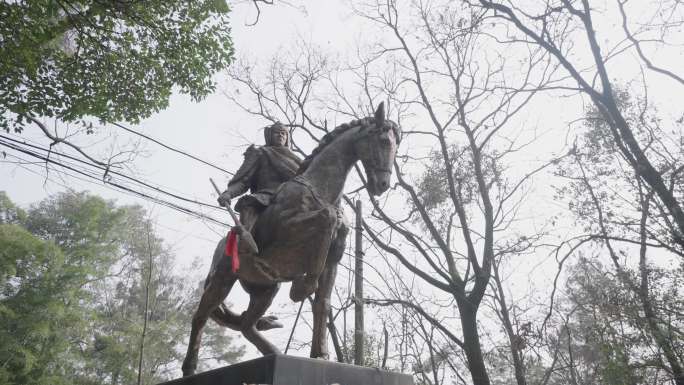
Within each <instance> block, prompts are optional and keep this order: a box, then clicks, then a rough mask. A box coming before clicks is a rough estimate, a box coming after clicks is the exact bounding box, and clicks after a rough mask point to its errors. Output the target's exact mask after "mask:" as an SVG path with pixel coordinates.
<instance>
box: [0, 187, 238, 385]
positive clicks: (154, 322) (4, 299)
mask: <svg viewBox="0 0 684 385" xmlns="http://www.w3.org/2000/svg"><path fill="white" fill-rule="evenodd" d="M0 198H4V199H0V204H1V205H2V206H0V209H2V210H1V211H0V212H2V213H8V212H18V213H22V212H23V211H22V210H21V209H18V208H16V207H15V206H14V204H13V203H12V202H11V201H10V200H9V199H8V198H7V197H6V196H0ZM13 210H14V211H13ZM5 217H7V218H10V217H16V218H19V219H17V220H15V221H14V224H0V226H2V227H1V229H2V230H0V268H1V270H0V271H2V276H1V277H0V287H2V294H1V295H0V321H2V323H0V325H2V328H0V337H1V338H2V341H3V346H2V347H0V367H1V369H0V383H9V384H14V383H17V384H19V383H21V384H45V383H50V384H61V383H65V384H84V385H85V384H101V383H108V384H131V383H135V382H136V378H137V377H138V376H140V383H141V384H142V383H145V384H152V383H157V382H160V381H163V380H167V379H169V378H171V377H174V376H175V375H176V373H178V368H179V367H180V359H181V358H182V357H180V356H179V352H182V351H183V349H182V347H183V346H182V345H183V344H184V337H185V336H187V335H188V329H189V326H190V317H191V315H192V310H193V307H194V305H195V304H193V303H191V301H188V300H187V298H194V297H192V296H191V295H190V293H191V292H192V288H189V286H188V284H187V280H186V279H183V278H182V277H181V276H179V275H177V274H175V273H174V271H173V270H174V263H173V255H172V254H171V253H170V251H169V250H168V249H166V248H165V247H164V246H163V242H162V240H161V239H160V238H158V237H156V236H155V235H154V226H153V225H152V223H151V221H150V219H149V218H148V217H147V214H146V212H145V210H144V209H142V208H141V207H139V206H117V205H115V204H114V203H113V202H108V201H105V200H103V199H102V198H99V197H96V196H93V195H90V194H87V193H76V192H66V193H61V194H57V195H55V196H52V197H49V198H47V199H45V200H44V201H42V202H40V203H39V204H36V205H34V206H32V207H31V208H30V209H28V210H27V212H26V213H25V214H22V215H16V216H10V215H4V214H3V216H2V218H5ZM4 220H5V219H3V221H4ZM193 284H194V283H193ZM197 298H199V297H197ZM5 341H7V343H5ZM207 341H209V344H208V347H209V348H208V349H205V351H206V352H208V353H210V354H209V356H210V360H208V361H210V362H211V363H213V364H214V365H215V364H216V362H217V361H218V362H226V361H228V362H231V361H234V360H236V359H237V358H239V357H240V356H241V355H242V354H243V350H242V348H240V347H235V346H232V345H231V342H232V341H231V339H230V338H229V337H228V335H226V334H223V331H220V330H218V329H213V330H209V331H208V334H207ZM139 363H141V364H140V366H138V364H139ZM205 365H207V363H205Z"/></svg>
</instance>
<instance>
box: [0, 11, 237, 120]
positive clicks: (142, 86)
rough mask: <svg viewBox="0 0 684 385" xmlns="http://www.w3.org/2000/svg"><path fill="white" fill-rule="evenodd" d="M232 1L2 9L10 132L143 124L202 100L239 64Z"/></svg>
mask: <svg viewBox="0 0 684 385" xmlns="http://www.w3.org/2000/svg"><path fill="white" fill-rule="evenodd" d="M228 11H229V9H228V5H227V4H226V2H225V0H198V1H179V0H173V1H171V0H153V1H141V0H133V1H125V2H124V1H113V2H107V1H105V2H102V1H92V0H74V1H56V0H42V1H10V2H0V19H2V20H3V21H2V23H0V90H2V91H1V92H0V128H2V129H4V130H6V131H9V130H10V128H13V129H14V131H17V132H20V131H21V130H22V129H23V127H24V126H25V124H26V120H25V117H24V116H25V115H27V116H34V117H41V116H42V117H51V118H52V117H54V118H58V119H60V120H62V121H66V122H71V121H78V120H79V119H81V118H83V117H88V116H90V117H96V118H99V119H100V120H103V121H120V120H125V121H130V122H137V121H138V120H139V119H141V118H145V117H147V116H149V115H150V114H151V113H153V112H156V111H159V110H161V109H163V108H165V107H166V106H167V105H168V100H169V96H170V95H171V92H172V90H173V88H174V86H175V87H178V88H179V89H180V91H181V92H183V93H186V94H190V95H191V96H192V98H193V99H196V100H198V99H201V98H202V97H203V96H205V95H207V94H209V93H211V92H212V91H213V90H214V87H215V85H214V83H213V81H212V75H213V74H215V73H216V72H217V71H219V70H221V69H224V68H226V67H227V66H228V64H229V63H230V62H231V60H232V57H233V45H232V41H231V39H230V28H229V24H228V17H227V14H228Z"/></svg>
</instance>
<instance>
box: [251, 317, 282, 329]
mask: <svg viewBox="0 0 684 385" xmlns="http://www.w3.org/2000/svg"><path fill="white" fill-rule="evenodd" d="M282 327H283V324H281V323H280V322H278V317H276V316H272V315H269V316H266V317H261V318H260V319H259V320H258V321H257V323H256V329H257V330H260V331H264V330H270V329H277V328H282Z"/></svg>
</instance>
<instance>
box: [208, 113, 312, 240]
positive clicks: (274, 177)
mask: <svg viewBox="0 0 684 385" xmlns="http://www.w3.org/2000/svg"><path fill="white" fill-rule="evenodd" d="M264 139H265V142H266V145H265V146H262V147H256V146H254V145H251V146H250V147H249V148H247V151H245V154H244V155H245V160H244V162H243V163H242V166H240V168H239V169H238V170H237V172H236V173H235V175H234V176H233V178H232V179H231V180H230V182H228V188H227V189H226V191H224V192H223V193H222V194H221V196H219V198H218V202H219V204H220V205H221V206H225V205H229V204H230V200H231V199H233V198H235V197H238V196H240V195H242V194H244V193H246V192H247V190H249V191H250V194H249V195H245V196H243V197H242V198H240V199H239V200H238V202H237V204H236V205H235V210H236V211H238V212H239V213H240V222H242V225H243V226H244V227H245V229H246V230H247V231H251V230H252V228H253V227H254V224H255V223H256V220H257V219H258V218H259V214H261V212H262V211H264V209H265V208H266V206H268V205H269V204H270V203H271V198H272V197H273V193H274V192H275V190H276V189H277V188H278V186H279V185H280V184H281V183H283V182H286V181H288V180H290V179H292V178H293V177H294V176H295V174H296V173H297V169H298V168H299V165H300V164H301V162H302V161H301V159H300V158H299V157H297V155H295V154H294V153H293V152H292V151H291V150H290V134H289V132H288V131H287V129H286V128H285V126H283V125H282V124H281V123H280V122H276V123H275V124H273V125H271V126H268V127H265V128H264Z"/></svg>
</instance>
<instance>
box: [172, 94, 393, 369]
mask: <svg viewBox="0 0 684 385" xmlns="http://www.w3.org/2000/svg"><path fill="white" fill-rule="evenodd" d="M267 136H268V134H267ZM270 140H272V142H271V143H276V144H277V145H279V144H280V143H281V142H280V140H278V141H273V139H270ZM400 141H401V129H400V127H399V126H398V125H397V124H396V123H394V122H392V121H390V120H386V119H385V112H384V106H383V104H382V103H381V104H380V106H379V107H378V109H377V111H376V112H375V116H374V117H368V118H364V119H359V120H354V121H352V122H350V123H347V124H342V125H340V126H339V127H337V128H335V129H334V130H333V131H331V132H330V133H328V134H326V135H325V136H324V137H323V138H322V139H321V141H320V144H319V145H318V147H317V148H316V149H314V151H313V152H312V153H311V155H309V156H308V157H307V158H306V159H305V160H304V161H303V162H302V163H301V165H300V166H299V168H298V170H297V172H296V175H294V177H292V178H291V179H289V180H288V181H286V182H284V183H282V184H280V185H279V186H278V187H277V188H276V189H275V191H273V192H269V197H268V202H267V203H268V205H267V206H266V207H265V208H261V207H257V210H262V211H261V213H260V214H259V215H258V218H256V220H255V221H254V222H252V225H251V226H252V231H251V232H252V234H253V235H254V239H255V240H256V242H257V244H258V246H259V254H258V255H253V254H251V253H250V251H249V249H248V248H247V247H246V246H245V245H243V244H240V246H239V255H240V266H239V269H238V270H237V272H233V271H232V266H231V259H230V258H228V257H226V256H225V254H224V249H225V244H226V238H224V239H222V240H221V241H220V242H219V244H218V246H217V248H216V251H215V252H214V258H213V260H212V266H211V270H210V272H209V275H208V276H207V279H206V281H205V288H204V293H203V294H202V298H201V300H200V303H199V306H198V309H197V311H196V312H195V315H194V316H193V319H192V331H191V333H190V342H189V344H188V351H187V354H186V356H185V360H184V361H183V375H184V376H189V375H191V374H193V373H194V372H195V369H196V368H197V357H198V352H199V347H200V342H201V336H202V329H203V328H204V325H205V324H206V322H207V320H208V318H210V317H211V318H212V319H213V320H214V321H216V322H217V323H219V324H220V325H222V326H226V327H229V328H231V329H234V330H237V331H240V332H242V334H243V335H244V336H245V338H247V340H249V341H250V342H251V343H252V344H254V345H255V346H256V347H257V349H259V351H260V352H261V353H262V354H264V355H267V354H279V353H280V351H279V350H278V348H277V347H275V346H274V345H273V344H271V343H270V342H269V341H268V340H267V339H266V338H264V337H263V336H262V335H261V333H260V332H259V331H260V330H267V329H271V328H274V327H280V326H281V325H280V324H278V323H277V322H276V321H275V318H274V317H264V314H265V313H266V310H267V309H268V308H269V306H270V305H271V302H272V301H273V298H274V297H275V295H276V293H277V292H278V289H279V288H280V283H281V282H288V281H293V285H292V289H291V290H290V298H291V299H292V300H294V301H302V300H304V299H305V298H306V297H308V296H309V295H311V294H313V293H315V297H314V303H313V317H314V320H313V337H312V341H311V354H310V356H311V357H313V358H326V359H327V358H328V347H327V338H326V320H327V315H328V310H329V308H330V295H331V292H332V289H333V285H334V283H335V276H336V274H337V263H338V262H339V261H340V259H341V258H342V255H343V252H344V247H345V238H346V236H347V233H348V231H349V230H348V226H347V225H346V219H345V218H344V216H343V214H342V210H341V209H340V207H339V204H340V199H341V197H342V192H343V188H344V183H345V181H346V179H347V175H348V174H349V171H350V170H351V168H352V167H353V166H354V164H355V163H356V162H357V161H358V160H360V161H361V163H362V164H363V167H364V169H365V172H366V178H367V182H366V187H367V189H368V191H369V193H371V194H372V195H380V194H382V193H383V192H385V191H386V190H387V189H388V188H389V182H390V176H391V174H392V166H393V164H394V158H395V155H396V151H397V147H398V146H399V143H400ZM268 143H269V142H268V140H267V144H268ZM272 145H273V144H272ZM282 146H285V144H282ZM248 152H249V151H248ZM248 156H252V155H248V154H246V158H247V157H248ZM262 156H263V155H262ZM254 158H257V156H254ZM259 158H260V157H259ZM260 159H261V158H260ZM267 160H268V159H266V160H264V162H265V161H267ZM251 162H252V160H249V161H248V160H247V159H245V163H250V164H251ZM255 162H256V161H255ZM259 162H261V160H259ZM259 162H257V163H258V164H259V165H261V164H266V163H259ZM252 167H256V166H252ZM265 167H268V166H265ZM241 168H242V167H241ZM239 174H240V172H238V173H237V174H236V177H237V176H238V175H239ZM231 183H233V181H232V180H231ZM250 183H251V182H250ZM234 185H235V184H234ZM242 186H243V187H240V188H238V187H234V188H231V184H229V188H228V190H227V192H226V193H224V194H222V195H221V197H222V198H221V200H222V202H225V200H227V199H230V198H233V197H235V196H236V195H238V194H239V193H242V192H244V190H241V189H242V188H244V185H242ZM249 187H252V186H251V185H250V186H249ZM244 189H245V190H246V188H244ZM260 191H261V190H260V186H254V188H252V192H253V195H254V193H256V194H259V192H260ZM242 199H245V201H244V202H245V203H243V204H242V205H240V209H241V216H244V208H245V207H247V202H248V201H247V199H249V200H251V197H250V198H242ZM242 199H241V201H242ZM256 200H258V201H259V202H261V200H260V197H257V198H256ZM252 203H254V202H252ZM251 207H254V206H251ZM245 219H248V218H245ZM245 225H246V226H249V225H248V224H245ZM238 280H239V281H240V284H241V285H242V287H243V288H244V289H245V291H246V292H247V293H248V294H249V296H250V300H249V306H248V308H247V310H246V311H245V312H243V313H242V314H241V315H238V314H236V313H233V312H232V311H230V310H229V309H228V308H227V307H226V306H225V305H224V304H223V300H224V299H225V298H226V297H227V296H228V293H229V292H230V290H231V288H232V287H233V285H234V284H235V282H236V281H238Z"/></svg>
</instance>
